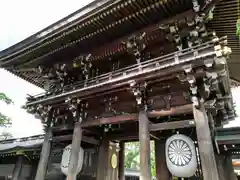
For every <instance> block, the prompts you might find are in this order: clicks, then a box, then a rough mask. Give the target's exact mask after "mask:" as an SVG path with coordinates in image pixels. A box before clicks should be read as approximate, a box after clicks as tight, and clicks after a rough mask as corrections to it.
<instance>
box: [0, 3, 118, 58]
mask: <svg viewBox="0 0 240 180" xmlns="http://www.w3.org/2000/svg"><path fill="white" fill-rule="evenodd" d="M119 1H121V0H93V2H91V3H89V4H87V5H86V6H84V7H82V8H80V9H79V10H77V11H75V12H74V13H72V14H70V15H68V16H66V17H64V18H62V19H61V20H59V21H57V22H55V23H53V24H51V25H49V26H48V27H46V28H44V29H42V30H40V31H39V32H37V33H35V34H33V35H32V36H30V37H28V38H26V39H24V40H22V41H20V42H18V43H16V44H14V45H12V46H10V47H8V48H6V49H4V50H2V51H0V57H4V56H6V55H9V54H12V53H14V52H17V51H22V50H24V49H26V48H29V47H30V46H32V45H35V44H38V43H41V42H42V41H43V40H45V39H47V38H50V37H51V36H54V35H56V34H58V33H60V32H62V31H64V30H66V29H68V28H70V27H71V26H72V25H74V24H75V23H79V21H82V20H84V19H86V18H89V17H91V16H93V15H94V14H95V13H97V12H98V11H101V9H102V6H104V5H113V4H116V3H118V2H119Z"/></svg>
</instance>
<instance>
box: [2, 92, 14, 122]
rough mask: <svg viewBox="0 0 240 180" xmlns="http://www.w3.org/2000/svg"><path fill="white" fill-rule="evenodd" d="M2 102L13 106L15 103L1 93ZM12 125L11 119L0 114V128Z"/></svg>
mask: <svg viewBox="0 0 240 180" xmlns="http://www.w3.org/2000/svg"><path fill="white" fill-rule="evenodd" d="M0 101H3V102H5V103H6V104H12V103H13V101H12V100H11V99H10V98H9V97H7V96H6V94H4V93H1V92H0ZM10 124H11V119H10V118H9V117H8V116H6V115H4V114H3V113H1V112H0V126H7V125H10Z"/></svg>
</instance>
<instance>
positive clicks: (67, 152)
mask: <svg viewBox="0 0 240 180" xmlns="http://www.w3.org/2000/svg"><path fill="white" fill-rule="evenodd" d="M83 154H84V150H83V148H82V147H80V151H79V155H78V165H77V172H76V174H78V173H79V172H80V171H81V169H82V165H83ZM71 155H72V145H71V144H70V145H68V146H66V147H65V148H64V151H63V154H62V161H61V171H62V172H63V174H65V175H66V176H67V174H68V166H69V163H70V158H71Z"/></svg>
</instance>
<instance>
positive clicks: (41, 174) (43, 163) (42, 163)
mask: <svg viewBox="0 0 240 180" xmlns="http://www.w3.org/2000/svg"><path fill="white" fill-rule="evenodd" d="M51 137H52V131H51V128H48V129H47V131H46V134H45V137H44V142H43V146H42V151H41V156H40V160H39V163H38V168H37V173H36V177H35V180H44V179H45V175H46V172H47V166H48V159H49V155H50V152H51V143H50V139H51Z"/></svg>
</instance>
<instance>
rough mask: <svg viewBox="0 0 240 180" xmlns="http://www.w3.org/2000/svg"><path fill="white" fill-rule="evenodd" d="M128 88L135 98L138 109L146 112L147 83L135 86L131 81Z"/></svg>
mask: <svg viewBox="0 0 240 180" xmlns="http://www.w3.org/2000/svg"><path fill="white" fill-rule="evenodd" d="M130 88H131V90H132V93H133V95H134V96H135V98H136V101H137V106H138V108H144V109H145V110H147V108H148V107H147V106H148V102H147V83H146V82H145V83H144V84H137V83H136V82H135V81H131V82H130Z"/></svg>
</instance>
